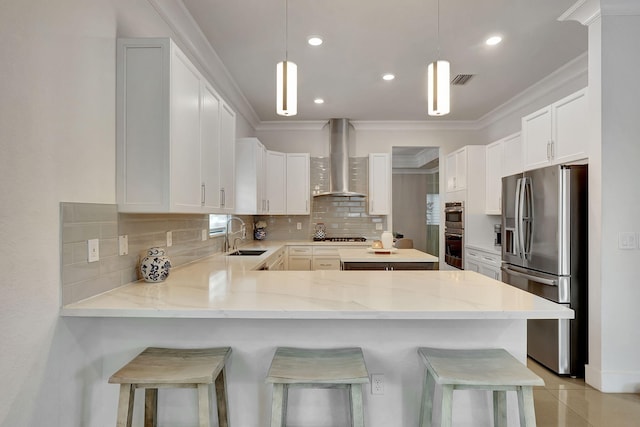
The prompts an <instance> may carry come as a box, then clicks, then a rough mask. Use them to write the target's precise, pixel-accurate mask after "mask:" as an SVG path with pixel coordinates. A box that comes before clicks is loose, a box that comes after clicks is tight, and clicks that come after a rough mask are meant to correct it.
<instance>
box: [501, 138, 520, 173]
mask: <svg viewBox="0 0 640 427" xmlns="http://www.w3.org/2000/svg"><path fill="white" fill-rule="evenodd" d="M520 172H522V138H521V136H520V132H518V133H514V134H513V135H510V136H508V137H506V138H505V139H503V140H502V176H509V175H514V174H516V173H520Z"/></svg>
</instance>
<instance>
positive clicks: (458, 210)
mask: <svg viewBox="0 0 640 427" xmlns="http://www.w3.org/2000/svg"><path fill="white" fill-rule="evenodd" d="M444 216H445V220H444V262H445V263H447V264H449V265H450V266H452V267H455V268H458V269H460V270H464V203H463V202H447V203H445V205H444Z"/></svg>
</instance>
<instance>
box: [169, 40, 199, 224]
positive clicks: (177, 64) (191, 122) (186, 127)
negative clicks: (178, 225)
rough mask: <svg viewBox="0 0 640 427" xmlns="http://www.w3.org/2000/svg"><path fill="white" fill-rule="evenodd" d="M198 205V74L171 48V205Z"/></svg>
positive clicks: (185, 208)
mask: <svg viewBox="0 0 640 427" xmlns="http://www.w3.org/2000/svg"><path fill="white" fill-rule="evenodd" d="M201 208H202V181H201V179H200V75H199V73H198V71H197V70H196V69H195V68H194V67H193V65H192V64H191V63H190V62H189V60H188V59H187V58H186V57H185V56H184V55H183V54H182V53H181V52H180V51H179V50H178V49H173V58H172V66H171V209H172V210H173V211H175V212H197V211H200V210H201Z"/></svg>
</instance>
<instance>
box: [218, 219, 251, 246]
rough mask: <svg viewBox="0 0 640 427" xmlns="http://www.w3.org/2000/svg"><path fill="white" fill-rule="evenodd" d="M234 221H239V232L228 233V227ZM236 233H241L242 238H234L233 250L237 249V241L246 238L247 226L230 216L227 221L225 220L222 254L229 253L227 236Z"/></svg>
mask: <svg viewBox="0 0 640 427" xmlns="http://www.w3.org/2000/svg"><path fill="white" fill-rule="evenodd" d="M234 219H235V220H236V221H240V231H235V232H231V233H230V232H229V226H230V225H231V222H232V221H233V220H234ZM236 233H242V237H236V238H235V240H234V241H233V249H234V250H235V249H237V247H238V246H237V241H238V240H245V239H246V238H247V226H246V225H245V224H244V221H243V220H242V219H240V218H238V217H237V216H233V215H232V216H230V217H229V219H228V220H227V231H226V233H225V235H224V248H223V249H224V251H223V252H227V251H229V249H231V245H230V244H229V234H236Z"/></svg>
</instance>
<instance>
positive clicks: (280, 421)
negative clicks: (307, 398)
mask: <svg viewBox="0 0 640 427" xmlns="http://www.w3.org/2000/svg"><path fill="white" fill-rule="evenodd" d="M288 394H289V393H288V389H287V387H286V386H285V385H284V384H279V383H274V384H273V397H272V398H271V399H272V404H271V427H285V422H286V419H285V414H286V413H287V397H288Z"/></svg>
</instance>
